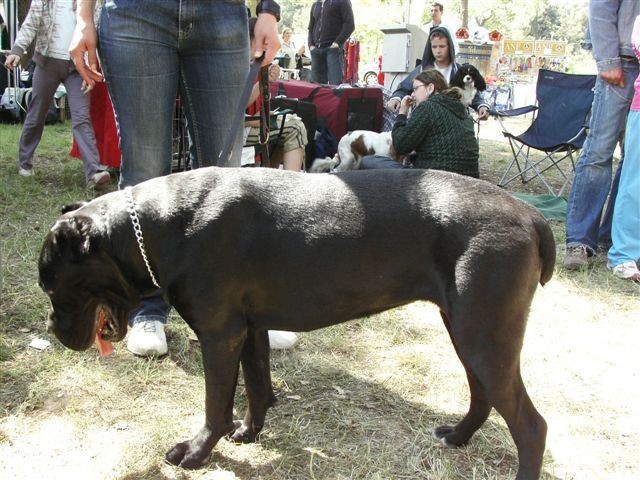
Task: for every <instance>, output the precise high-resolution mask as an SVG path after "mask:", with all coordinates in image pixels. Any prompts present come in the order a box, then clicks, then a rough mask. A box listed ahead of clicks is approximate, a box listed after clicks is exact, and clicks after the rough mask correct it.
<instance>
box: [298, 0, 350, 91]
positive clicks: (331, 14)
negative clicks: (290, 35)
mask: <svg viewBox="0 0 640 480" xmlns="http://www.w3.org/2000/svg"><path fill="white" fill-rule="evenodd" d="M354 29H355V25H354V22H353V9H352V8H351V2H350V1H349V0H317V1H316V2H315V3H314V4H313V5H311V14H310V18H309V38H308V43H309V51H310V52H311V78H312V80H313V81H314V82H316V83H325V84H326V83H328V84H330V85H340V84H341V83H343V81H344V43H345V42H346V41H347V39H348V38H349V35H351V34H352V33H353V30H354Z"/></svg>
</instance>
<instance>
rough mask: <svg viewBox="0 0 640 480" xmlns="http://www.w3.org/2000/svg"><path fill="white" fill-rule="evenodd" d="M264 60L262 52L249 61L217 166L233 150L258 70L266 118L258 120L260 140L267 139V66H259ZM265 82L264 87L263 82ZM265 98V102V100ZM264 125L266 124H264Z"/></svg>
mask: <svg viewBox="0 0 640 480" xmlns="http://www.w3.org/2000/svg"><path fill="white" fill-rule="evenodd" d="M263 60H264V53H263V54H262V55H261V56H260V57H259V58H256V59H254V60H253V62H251V67H250V68H249V75H248V77H247V81H246V83H245V85H244V90H242V96H241V97H240V104H239V105H238V108H237V109H236V113H235V116H234V117H233V121H232V122H231V130H229V136H228V137H227V141H226V142H225V146H224V148H223V149H222V150H221V151H220V155H219V156H218V163H217V164H218V166H221V165H224V164H227V163H228V162H229V159H230V158H231V153H232V152H233V144H234V143H235V139H236V135H237V134H238V132H239V131H240V129H241V128H242V127H243V125H244V122H243V120H244V112H245V110H246V108H247V103H248V102H249V97H250V96H251V90H252V89H253V84H254V83H255V79H256V77H257V76H258V72H260V88H261V95H262V99H263V101H262V109H261V110H262V111H261V114H262V113H263V112H265V111H266V112H267V113H266V119H265V118H262V119H261V122H260V142H261V143H262V142H263V141H265V143H266V142H268V141H269V113H268V111H269V110H268V108H269V99H270V96H269V83H268V82H269V66H268V65H265V66H264V67H263V68H262V70H261V68H260V64H261V63H262V61H263ZM265 81H266V82H267V84H266V88H265V85H264V82H265ZM265 98H266V102H265ZM265 125H266V126H265ZM265 128H266V137H264V138H263V135H264V131H265Z"/></svg>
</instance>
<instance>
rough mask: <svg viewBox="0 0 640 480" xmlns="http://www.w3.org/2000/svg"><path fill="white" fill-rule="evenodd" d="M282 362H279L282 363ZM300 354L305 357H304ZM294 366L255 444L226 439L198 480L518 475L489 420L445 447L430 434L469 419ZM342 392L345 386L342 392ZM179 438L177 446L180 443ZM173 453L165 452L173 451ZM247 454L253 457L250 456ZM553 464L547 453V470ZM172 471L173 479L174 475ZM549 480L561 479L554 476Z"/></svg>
mask: <svg viewBox="0 0 640 480" xmlns="http://www.w3.org/2000/svg"><path fill="white" fill-rule="evenodd" d="M283 355H284V354H283ZM292 355H293V354H289V356H290V357H291V356H292ZM280 356H281V354H276V355H275V357H276V362H278V358H277V357H280ZM295 356H304V352H302V354H301V355H298V354H296V355H295ZM290 360H292V361H293V362H294V363H295V365H294V366H291V365H288V366H287V372H286V374H285V375H283V377H281V379H280V380H281V381H282V382H284V384H283V385H281V387H280V388H278V387H276V396H277V397H278V402H277V403H276V405H275V406H274V408H272V409H271V410H270V411H269V414H268V415H267V422H266V425H265V429H264V430H263V432H262V433H261V435H260V436H259V439H258V442H257V445H250V446H249V445H233V444H231V443H230V442H229V441H228V440H226V439H223V440H221V441H220V443H219V445H218V447H216V448H215V449H214V451H213V453H212V455H211V456H210V459H209V461H208V463H207V464H206V465H205V466H204V467H203V469H202V471H201V472H200V473H202V474H205V475H206V473H211V472H220V470H222V471H223V472H226V475H227V476H225V477H215V476H214V477H209V476H208V475H206V476H205V478H236V477H237V478H241V479H254V478H264V479H299V478H354V479H360V478H429V479H434V480H435V479H468V478H496V479H502V478H513V477H514V476H515V472H516V471H517V465H518V460H517V453H516V450H515V447H514V445H513V442H512V440H511V436H510V433H509V431H508V429H507V428H506V427H505V426H504V424H503V423H501V420H497V419H493V418H491V419H489V421H487V422H486V423H485V425H484V426H483V427H482V428H481V429H480V430H479V431H478V432H477V433H476V435H475V436H474V437H473V438H472V440H471V442H470V444H469V445H468V446H466V447H462V448H459V449H447V448H444V447H442V446H441V445H440V443H439V441H438V440H437V439H436V438H435V437H433V435H432V433H431V432H432V430H433V428H435V427H436V426H438V425H442V424H455V423H456V422H458V421H459V420H460V419H461V418H462V416H463V414H464V413H465V412H460V415H450V414H446V413H443V412H442V411H440V410H438V409H437V408H432V407H431V406H429V405H426V404H423V403H417V402H412V401H408V400H406V399H405V398H402V397H401V396H400V395H398V394H396V393H394V392H392V391H390V390H388V389H387V388H385V387H384V386H383V385H381V384H379V383H376V382H371V381H366V380H363V379H361V378H356V377H354V376H353V375H350V374H347V373H345V372H344V371H342V370H338V369H336V368H335V367H332V366H326V365H318V366H312V365H310V364H305V363H303V362H304V361H303V360H302V359H299V358H293V359H290ZM275 373H276V375H277V374H278V368H276V369H275ZM335 385H342V386H344V390H342V389H336V387H335ZM238 390H239V392H238V394H237V395H236V408H237V410H238V413H239V414H243V413H244V410H243V409H244V408H245V407H246V402H245V401H244V399H240V398H238V397H239V396H240V395H242V392H241V390H242V388H239V389H238ZM240 416H241V415H240ZM176 421H179V419H176ZM195 433H196V432H195V431H194V432H190V434H195ZM182 440H184V438H176V439H175V442H178V441H182ZM172 446H173V444H169V445H166V449H167V450H168V449H170V448H171V447H172ZM246 449H251V450H249V451H248V453H247V450H246ZM552 462H553V459H552V458H550V454H549V453H547V455H546V457H545V463H546V464H547V465H549V464H551V463H552ZM166 468H170V469H173V470H174V472H173V473H172V474H169V473H167V472H166V471H164V470H165V469H166ZM180 472H181V469H179V468H175V467H170V466H164V467H161V466H159V465H158V462H154V465H150V466H149V467H148V468H147V469H144V470H142V471H140V470H139V471H136V472H132V473H128V474H126V475H124V476H121V477H118V478H119V479H120V480H133V479H136V480H137V479H152V478H153V479H155V478H196V477H191V476H188V477H187V476H185V477H182V476H181V475H184V473H182V474H181V473H180ZM229 472H232V473H233V474H234V475H235V476H236V477H233V476H229V475H230V473H229ZM197 478H200V477H199V476H198V477H197ZM542 478H544V479H549V480H559V479H558V477H555V476H553V475H551V474H549V473H545V474H543V476H542Z"/></svg>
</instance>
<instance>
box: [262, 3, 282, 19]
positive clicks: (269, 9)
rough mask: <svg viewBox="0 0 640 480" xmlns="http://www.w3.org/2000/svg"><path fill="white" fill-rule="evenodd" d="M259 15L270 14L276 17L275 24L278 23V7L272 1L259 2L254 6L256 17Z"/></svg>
mask: <svg viewBox="0 0 640 480" xmlns="http://www.w3.org/2000/svg"><path fill="white" fill-rule="evenodd" d="M261 13H270V14H271V15H273V16H274V17H276V21H277V22H279V21H280V5H278V4H277V3H276V2H275V1H274V0H260V2H259V3H258V5H257V6H256V15H259V14H261Z"/></svg>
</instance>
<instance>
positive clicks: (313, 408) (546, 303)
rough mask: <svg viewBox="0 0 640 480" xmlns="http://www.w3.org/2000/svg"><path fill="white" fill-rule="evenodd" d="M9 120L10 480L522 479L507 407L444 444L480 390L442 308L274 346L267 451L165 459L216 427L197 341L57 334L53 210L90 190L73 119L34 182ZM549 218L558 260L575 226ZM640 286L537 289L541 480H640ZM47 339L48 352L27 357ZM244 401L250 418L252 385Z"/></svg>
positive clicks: (181, 331)
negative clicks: (93, 341) (138, 343)
mask: <svg viewBox="0 0 640 480" xmlns="http://www.w3.org/2000/svg"><path fill="white" fill-rule="evenodd" d="M490 122H492V121H490ZM0 128H1V129H2V136H1V139H0V147H1V148H0V178H1V182H0V213H1V216H0V236H1V237H0V238H1V239H2V244H1V246H0V251H1V253H2V260H3V263H2V269H3V276H4V288H3V292H2V303H1V305H0V317H1V321H0V458H1V459H2V461H1V462H0V477H1V478H12V479H32V478H37V477H40V476H43V475H46V477H47V478H49V479H62V478H65V479H66V478H84V479H116V478H117V479H127V480H134V479H135V480H138V479H181V480H182V479H223V480H227V479H278V480H280V479H303V478H305V479H307V478H308V479H332V480H343V479H416V478H425V479H433V480H436V479H442V480H444V479H506V478H513V476H514V474H515V470H516V468H517V456H516V451H515V447H514V446H513V443H512V440H511V437H510V435H509V432H508V430H507V428H506V426H505V424H504V422H503V421H502V419H501V418H500V417H499V416H497V415H496V414H493V415H492V416H491V417H490V419H489V421H488V422H487V423H486V424H485V425H484V426H483V428H482V429H481V430H480V431H479V432H478V433H477V434H476V435H475V437H474V438H473V439H472V441H471V443H470V444H469V446H467V447H465V448H461V449H457V450H449V449H444V448H441V447H440V446H439V444H438V442H437V441H436V440H435V439H434V438H433V437H432V436H431V430H432V429H433V427H435V426H437V425H440V424H443V423H451V422H455V421H457V420H458V419H459V418H460V417H461V416H462V415H463V414H464V413H465V411H466V408H467V406H468V401H469V397H468V389H467V385H466V378H465V375H464V371H463V369H462V367H461V365H460V363H459V362H458V360H457V358H456V356H455V352H454V351H453V348H452V347H451V345H450V342H449V339H448V336H447V334H446V331H445V330H444V328H443V326H442V324H441V320H440V316H439V314H438V311H437V309H436V308H435V307H433V306H432V305H429V304H425V303H415V304H411V305H408V306H405V307H403V308H399V309H395V310H393V311H389V312H385V313H382V314H380V315H375V316H372V317H371V318H368V319H362V320H358V321H354V322H351V323H348V324H345V325H339V326H335V327H331V328H327V329H324V330H320V331H316V332H311V333H307V334H303V335H301V342H300V344H299V345H298V346H297V347H296V348H295V349H294V350H292V351H289V352H274V354H273V356H272V371H273V381H274V388H275V391H276V394H277V397H278V403H277V404H276V406H275V407H274V408H273V409H272V410H271V411H270V413H269V415H268V419H267V424H266V426H265V429H264V431H263V432H262V434H261V435H260V437H259V441H258V442H257V443H254V444H250V445H234V444H232V443H230V442H228V441H226V440H222V441H221V442H220V443H219V445H218V446H217V447H216V448H215V450H214V452H213V454H212V456H211V459H210V462H209V463H208V464H207V465H206V466H205V468H203V469H201V470H198V471H185V470H181V469H178V468H175V467H173V466H171V465H167V464H166V463H165V462H164V461H163V458H164V453H165V451H167V450H168V449H169V448H171V447H172V446H173V444H174V443H175V442H176V441H179V440H183V439H185V438H189V437H191V436H192V435H193V434H194V433H195V432H196V431H197V430H198V429H199V428H200V426H201V424H202V422H203V405H204V379H203V374H202V369H201V357H200V351H199V348H198V344H197V343H194V342H192V341H190V340H189V338H188V333H189V330H188V327H186V325H185V324H184V322H182V321H181V320H180V319H179V318H178V317H173V318H172V319H171V321H170V323H169V326H168V329H167V334H168V339H169V344H170V353H169V355H168V356H167V357H165V358H163V359H160V360H146V359H140V358H135V357H133V356H132V355H130V354H129V353H128V352H127V351H126V348H125V347H124V345H122V344H121V345H117V346H116V353H115V354H114V355H113V356H111V357H109V358H107V359H100V358H99V357H98V356H97V352H96V350H95V349H93V348H92V349H90V350H89V351H87V352H82V353H78V352H72V351H69V350H66V349H64V348H63V347H62V346H61V345H60V344H59V343H58V342H57V341H56V340H55V339H53V338H50V337H48V335H47V333H46V331H45V326H44V322H45V316H46V312H47V309H48V302H47V299H46V297H45V295H44V294H43V293H42V292H40V290H39V289H38V287H37V285H36V278H37V272H36V259H37V255H38V251H39V247H40V243H41V241H42V238H43V237H44V234H45V232H46V230H47V228H48V227H49V225H50V224H51V223H52V222H53V220H54V219H55V218H56V216H57V210H58V207H59V206H60V205H62V204H64V203H66V202H68V201H72V200H78V199H81V198H85V196H86V193H85V191H84V189H83V178H82V173H81V166H80V163H79V162H78V161H77V160H70V159H68V158H67V157H66V152H67V151H68V146H69V127H68V125H61V126H57V127H54V128H51V127H48V128H47V129H46V130H45V138H44V139H43V145H42V146H41V149H40V150H39V151H40V152H41V153H40V156H39V158H38V159H37V161H36V162H37V163H36V168H37V169H38V171H37V175H36V176H35V178H29V179H23V178H19V177H18V175H17V168H16V160H15V150H16V147H15V145H16V143H17V135H18V131H19V126H16V127H11V126H6V125H2V126H0ZM5 132H7V133H6V134H5ZM481 135H482V136H483V139H482V141H481V150H482V157H483V158H482V161H481V169H482V171H483V176H485V177H486V178H487V179H489V180H490V181H494V182H495V180H496V179H497V171H498V170H499V169H500V168H501V167H500V165H502V164H504V162H505V161H506V158H507V155H506V153H508V150H507V149H508V146H507V145H506V143H505V142H504V141H503V140H501V139H500V138H499V136H498V137H495V138H494V137H492V135H495V128H493V127H492V124H491V123H489V125H485V126H483V127H482V130H481ZM531 185H532V184H529V185H528V186H526V187H524V188H526V189H528V188H534V189H535V188H536V187H533V186H531ZM513 188H514V189H516V188H517V189H520V186H519V185H513ZM520 191H525V190H520ZM534 191H535V190H534ZM538 193H543V192H541V191H540V192H538ZM552 227H553V230H554V234H555V236H556V239H557V240H558V241H559V245H558V250H559V253H560V255H559V259H561V258H562V251H563V246H562V244H563V241H564V240H563V239H564V224H562V223H559V222H554V223H553V224H552ZM639 293H640V290H639V289H638V287H636V286H633V285H630V284H628V283H626V282H623V281H620V280H617V279H615V278H613V277H612V276H611V275H610V274H609V273H608V272H607V270H606V267H605V265H604V261H603V260H602V259H600V258H599V259H597V260H596V261H594V262H593V263H592V264H591V266H590V268H588V269H587V270H585V271H584V272H571V273H569V272H566V271H564V270H563V269H561V268H557V269H556V272H555V277H554V279H553V280H552V281H551V282H550V283H549V284H548V285H547V286H545V287H544V288H541V289H539V290H538V292H537V294H536V297H535V299H534V303H533V306H532V309H531V315H530V321H529V328H528V331H527V337H526V340H525V347H524V350H523V355H522V368H523V377H524V379H525V383H526V385H527V387H528V389H529V393H530V395H531V396H532V398H533V400H534V403H535V404H536V406H537V408H538V409H539V410H540V412H541V413H542V414H543V415H544V416H545V418H546V419H547V422H548V423H549V435H548V442H547V445H548V448H547V453H546V455H545V465H544V475H543V478H545V479H567V480H568V479H583V478H598V479H623V478H624V479H627V478H638V477H640V468H639V467H638V466H637V465H636V463H637V462H636V461H635V458H636V456H637V455H636V454H635V451H636V445H638V444H639V443H640V434H638V431H639V429H638V426H640V425H639V423H640V414H639V413H638V407H637V398H639V396H640V391H639V390H640V387H639V385H640V382H639V381H638V372H637V365H638V364H639V362H638V360H640V359H639V358H638V353H637V349H636V346H635V339H637V338H638V334H639V333H640V332H639V331H638V330H639V328H640V327H639V326H638V325H639V322H638V320H639V317H638V313H637V312H638V310H639V307H640V305H639V301H638V298H639ZM34 337H40V338H48V339H49V340H51V341H52V343H53V345H52V347H51V348H49V349H48V350H46V351H44V352H37V351H35V350H32V349H29V348H28V347H27V345H28V344H29V342H30V340H31V339H32V338H34ZM235 405H236V410H237V414H238V416H240V415H242V414H243V412H244V409H245V407H246V402H245V398H244V396H243V386H242V385H240V386H239V387H238V393H237V395H236V404H235Z"/></svg>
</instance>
